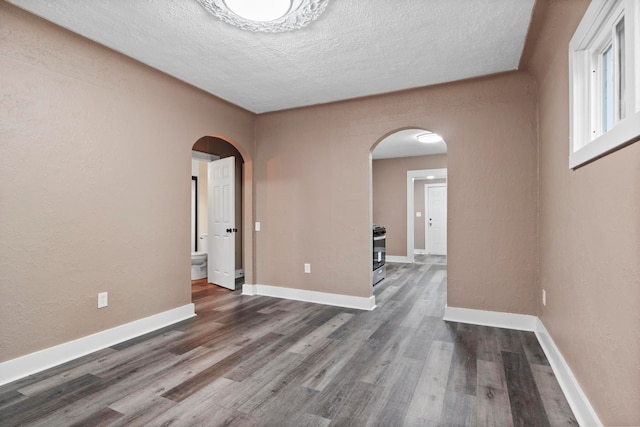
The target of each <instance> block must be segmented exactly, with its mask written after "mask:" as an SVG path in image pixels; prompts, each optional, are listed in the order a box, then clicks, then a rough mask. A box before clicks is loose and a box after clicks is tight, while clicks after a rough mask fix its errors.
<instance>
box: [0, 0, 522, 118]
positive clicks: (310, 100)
mask: <svg viewBox="0 0 640 427" xmlns="http://www.w3.org/2000/svg"><path fill="white" fill-rule="evenodd" d="M8 1H10V2H11V3H13V4H15V5H17V6H19V7H22V8H24V9H26V10H28V11H30V12H32V13H34V14H36V15H39V16H42V17H43V18H45V19H47V20H49V21H52V22H54V23H56V24H58V25H60V26H62V27H65V28H67V29H69V30H71V31H73V32H75V33H78V34H80V35H83V36H85V37H87V38H89V39H92V40H94V41H96V42H98V43H100V44H103V45H105V46H108V47H110V48H112V49H114V50H116V51H119V52H121V53H123V54H125V55H128V56H130V57H132V58H135V59H137V60H138V61H140V62H142V63H145V64H147V65H150V66H151V67H154V68H156V69H158V70H161V71H164V72H165V73H167V74H170V75H172V76H174V77H176V78H178V79H180V80H183V81H185V82H188V83H190V84H192V85H194V86H196V87H198V88H201V89H203V90H205V91H207V92H209V93H212V94H214V95H216V96H218V97H220V98H223V99H225V100H227V101H229V102H232V103H234V104H236V105H239V106H241V107H243V108H246V109H247V110H250V111H252V112H255V113H263V112H268V111H276V110H282V109H287V108H295V107H301V106H307V105H314V104H320V103H326V102H331V101H337V100H343V99H349V98H355V97H362V96H367V95H373V94H379V93H386V92H393V91H397V90H403V89H409V88H414V87H420V86H428V85H432V84H436V83H442V82H447V81H454V80H460V79H465V78H470V77H476V76H480V75H486V74H492V73H497V72H502V71H508V70H513V69H516V68H517V66H518V61H519V59H520V55H521V53H522V48H523V45H524V40H525V36H526V33H527V29H528V26H529V21H530V17H531V11H532V7H533V3H534V0H330V2H329V5H328V6H327V9H326V10H325V12H324V14H323V15H322V16H321V17H320V19H319V20H318V21H316V22H313V23H311V24H310V25H309V26H308V27H306V28H303V29H301V30H298V31H294V32H287V33H279V34H265V33H250V32H246V31H242V30H239V29H236V28H234V27H231V26H229V25H228V24H225V23H223V22H221V21H219V20H218V19H216V18H214V17H213V16H212V15H210V14H209V13H208V12H206V11H205V10H204V8H203V7H202V6H200V4H199V3H198V2H197V1H196V0H135V1H124V0H8Z"/></svg>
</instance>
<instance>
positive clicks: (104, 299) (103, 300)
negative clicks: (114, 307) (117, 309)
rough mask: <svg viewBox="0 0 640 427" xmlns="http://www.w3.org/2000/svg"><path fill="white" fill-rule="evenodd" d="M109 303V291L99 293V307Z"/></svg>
mask: <svg viewBox="0 0 640 427" xmlns="http://www.w3.org/2000/svg"><path fill="white" fill-rule="evenodd" d="M108 305H109V293H108V292H100V293H99V294H98V308H104V307H106V306H108Z"/></svg>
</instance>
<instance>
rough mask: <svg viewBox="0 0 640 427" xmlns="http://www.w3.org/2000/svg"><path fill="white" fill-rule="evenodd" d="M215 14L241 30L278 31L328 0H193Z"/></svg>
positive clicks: (313, 14) (302, 22) (301, 21)
mask: <svg viewBox="0 0 640 427" xmlns="http://www.w3.org/2000/svg"><path fill="white" fill-rule="evenodd" d="M197 1H198V3H200V4H201V5H202V7H204V8H205V9H206V10H207V11H208V12H210V13H211V14H213V15H214V16H215V17H216V18H218V19H220V20H222V21H224V22H226V23H227V24H231V25H233V26H236V27H238V28H240V29H242V30H247V31H256V32H263V33H280V32H283V31H291V30H296V29H298V28H302V27H305V26H306V25H308V24H309V23H310V22H311V21H314V20H315V19H317V18H318V17H319V16H320V15H321V14H322V12H324V9H325V8H326V7H327V3H329V0H197Z"/></svg>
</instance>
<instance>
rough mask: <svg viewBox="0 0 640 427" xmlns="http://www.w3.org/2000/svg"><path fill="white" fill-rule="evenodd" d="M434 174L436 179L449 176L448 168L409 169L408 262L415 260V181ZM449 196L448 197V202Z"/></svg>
mask: <svg viewBox="0 0 640 427" xmlns="http://www.w3.org/2000/svg"><path fill="white" fill-rule="evenodd" d="M427 176H433V177H434V179H442V178H445V179H446V178H447V168H443V169H422V170H413V171H407V262H413V261H414V260H415V258H414V256H413V255H414V254H413V252H414V236H413V233H414V229H415V227H414V223H413V222H414V218H413V217H414V216H415V213H414V192H415V189H414V185H413V183H414V181H415V180H416V179H418V178H422V179H424V178H426V177H427ZM448 189H449V188H448V187H447V191H448ZM448 200H449V198H447V203H448Z"/></svg>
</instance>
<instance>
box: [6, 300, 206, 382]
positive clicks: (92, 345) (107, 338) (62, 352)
mask: <svg viewBox="0 0 640 427" xmlns="http://www.w3.org/2000/svg"><path fill="white" fill-rule="evenodd" d="M195 315H196V314H195V306H194V305H193V304H187V305H183V306H182V307H178V308H174V309H173V310H168V311H164V312H162V313H158V314H154V315H153V316H149V317H145V318H144V319H139V320H135V321H133V322H130V323H126V324H124V325H120V326H116V327H115V328H111V329H107V330H106V331H102V332H98V333H95V334H92V335H88V336H86V337H82V338H78V339H76V340H73V341H69V342H66V343H64V344H60V345H56V346H54V347H50V348H46V349H44V350H40V351H36V352H34V353H30V354H27V355H25V356H20V357H18V358H16V359H12V360H8V361H6V362H2V363H0V385H3V384H7V383H10V382H12V381H15V380H18V379H20V378H23V377H26V376H27V375H31V374H35V373H36V372H40V371H44V370H45V369H49V368H52V367H54V366H57V365H60V364H62V363H65V362H68V361H70V360H73V359H77V358H78V357H82V356H85V355H87V354H90V353H93V352H94V351H98V350H102V349H104V348H107V347H111V346H112V345H115V344H119V343H121V342H123V341H126V340H129V339H131V338H135V337H138V336H140V335H144V334H146V333H149V332H152V331H155V330H157V329H160V328H164V327H165V326H169V325H172V324H174V323H177V322H181V321H183V320H186V319H189V318H191V317H193V316H195Z"/></svg>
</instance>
